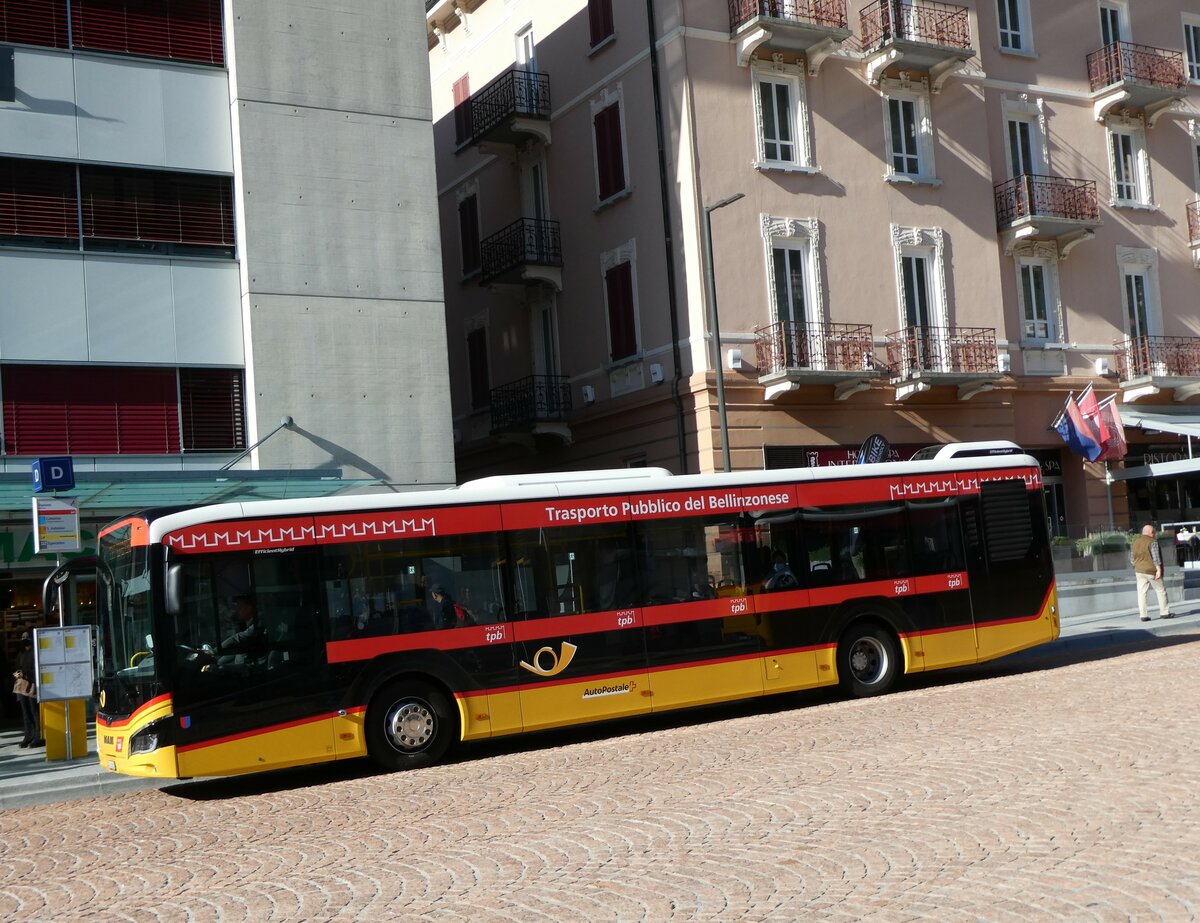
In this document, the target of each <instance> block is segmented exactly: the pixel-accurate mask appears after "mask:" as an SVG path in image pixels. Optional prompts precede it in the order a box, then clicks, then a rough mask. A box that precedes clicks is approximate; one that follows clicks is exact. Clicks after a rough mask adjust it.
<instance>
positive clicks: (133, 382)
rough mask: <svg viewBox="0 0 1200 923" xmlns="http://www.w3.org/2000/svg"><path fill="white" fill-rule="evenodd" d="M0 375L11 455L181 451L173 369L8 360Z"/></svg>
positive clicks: (6, 442)
mask: <svg viewBox="0 0 1200 923" xmlns="http://www.w3.org/2000/svg"><path fill="white" fill-rule="evenodd" d="M0 381H2V382H3V389H4V398H3V403H4V452H5V454H6V455H33V454H37V453H42V452H62V453H70V454H77V455H165V454H175V453H178V452H179V410H178V398H177V395H176V385H175V370H174V369H151V368H144V369H141V368H111V367H96V366H87V367H84V366H33V365H10V366H4V367H3V369H2V370H0Z"/></svg>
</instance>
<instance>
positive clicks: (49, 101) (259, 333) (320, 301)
mask: <svg viewBox="0 0 1200 923" xmlns="http://www.w3.org/2000/svg"><path fill="white" fill-rule="evenodd" d="M422 47H423V46H422V23H421V10H420V8H419V6H417V5H416V4H404V3H394V2H388V0H358V2H356V3H354V4H353V5H351V6H347V5H346V4H334V3H320V2H317V3H313V2H304V3H301V2H297V0H272V2H270V3H261V2H249V0H162V2H159V3H139V4H131V3H125V2H120V0H0V400H2V401H3V409H4V414H3V427H4V443H3V454H2V455H0V469H2V471H3V474H2V475H0V510H2V515H3V517H4V519H3V522H4V525H5V527H6V529H7V531H6V532H4V533H2V534H0V543H3V542H6V544H3V547H4V548H8V549H9V554H8V555H7V556H6V557H5V559H4V561H3V562H2V563H0V571H2V572H3V574H4V576H5V577H9V578H13V579H14V580H16V578H19V577H20V576H21V575H22V574H23V573H33V574H36V573H38V572H39V570H42V571H44V569H45V567H46V566H47V562H46V561H45V560H39V559H38V558H36V557H34V556H33V555H32V552H31V548H30V543H29V538H28V536H29V529H30V501H29V496H30V473H29V472H30V460H31V458H33V457H36V456H45V455H53V456H60V455H61V456H71V457H72V458H73V460H74V467H75V471H76V477H77V480H78V481H79V488H78V490H77V491H76V496H78V497H79V500H80V503H81V508H82V515H83V519H84V530H85V538H87V537H89V536H92V535H93V534H94V532H95V529H96V528H97V527H98V525H99V524H100V523H101V522H103V521H105V520H107V519H109V518H111V517H112V516H114V515H117V514H118V513H120V512H123V511H127V510H130V509H133V508H136V507H140V506H146V505H152V504H161V503H181V502H200V501H205V500H215V499H239V498H243V497H268V496H279V495H284V494H286V495H293V496H294V495H302V494H313V493H327V492H330V491H335V490H341V489H347V488H350V487H357V488H360V489H366V488H369V487H375V488H378V489H386V488H388V487H391V488H394V489H395V488H403V487H405V486H407V485H422V486H430V485H448V484H452V483H453V482H454V459H453V446H452V440H451V427H450V416H449V406H450V405H449V399H448V384H447V382H448V378H447V367H446V360H445V329H444V316H445V314H444V305H443V300H442V275H441V256H440V253H439V245H438V233H437V220H438V219H437V210H436V209H437V206H436V197H435V194H434V191H435V183H434V161H433V143H432V121H431V110H430V97H429V81H428V77H427V70H426V62H425V60H424V58H423V57H422V54H421V48H422ZM226 468H229V469H230V470H224V469H226ZM17 582H18V583H20V581H17ZM21 587H22V589H21V590H20V592H19V593H17V597H16V598H17V603H18V604H20V605H22V606H24V605H26V604H28V603H31V602H32V601H33V600H32V599H30V598H29V593H28V592H27V587H26V584H25V583H21ZM3 589H5V587H4V586H0V591H2V590H3ZM8 589H9V590H10V592H9V595H10V596H12V595H13V593H14V592H16V591H14V590H13V588H12V587H11V586H10V587H8ZM5 601H6V600H5V599H4V598H0V604H3V603H4V602H5ZM85 602H86V601H85Z"/></svg>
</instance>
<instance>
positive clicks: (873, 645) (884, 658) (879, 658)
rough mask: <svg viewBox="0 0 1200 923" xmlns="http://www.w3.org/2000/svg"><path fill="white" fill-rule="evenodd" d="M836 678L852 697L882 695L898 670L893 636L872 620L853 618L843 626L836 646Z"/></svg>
mask: <svg viewBox="0 0 1200 923" xmlns="http://www.w3.org/2000/svg"><path fill="white" fill-rule="evenodd" d="M837 670H838V679H839V680H840V681H841V685H842V689H843V690H845V692H846V693H847V694H848V695H850V696H853V697H854V698H856V699H861V698H865V697H867V696H872V695H882V694H883V693H885V692H887V691H888V690H890V689H891V688H892V686H894V685H895V683H896V676H897V675H898V674H899V672H900V645H899V644H898V643H897V642H896V636H895V635H894V634H892V632H890V631H888V630H887V629H886V628H884V627H883V626H881V625H879V624H877V623H875V622H856V623H854V624H853V625H851V626H850V627H849V628H848V629H846V633H845V634H843V635H842V640H841V641H840V642H839V643H838V650H837Z"/></svg>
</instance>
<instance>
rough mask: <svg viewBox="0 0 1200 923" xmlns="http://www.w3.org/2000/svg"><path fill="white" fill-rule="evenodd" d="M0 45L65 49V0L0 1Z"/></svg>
mask: <svg viewBox="0 0 1200 923" xmlns="http://www.w3.org/2000/svg"><path fill="white" fill-rule="evenodd" d="M0 42H14V43H18V44H22V45H41V46H43V47H45V48H66V47H67V0H0Z"/></svg>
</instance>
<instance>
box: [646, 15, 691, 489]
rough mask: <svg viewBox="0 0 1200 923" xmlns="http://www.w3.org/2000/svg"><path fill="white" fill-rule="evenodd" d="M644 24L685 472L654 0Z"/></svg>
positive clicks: (676, 309) (679, 438)
mask: <svg viewBox="0 0 1200 923" xmlns="http://www.w3.org/2000/svg"><path fill="white" fill-rule="evenodd" d="M646 28H647V29H648V31H649V33H650V81H651V83H652V84H653V85H654V131H655V134H656V136H657V139H658V192H659V196H660V198H661V199H662V216H663V247H664V248H665V251H666V258H667V259H666V263H667V312H668V314H669V315H670V317H671V360H672V362H674V363H675V375H674V377H672V379H671V400H672V401H674V403H675V438H676V439H677V441H678V443H679V473H680V474H687V470H688V469H687V439H686V437H685V431H684V419H683V398H682V396H681V395H680V393H679V386H680V383H681V382H682V381H683V355H682V352H681V351H680V349H679V301H678V298H677V295H676V291H675V248H674V246H673V244H674V241H673V240H672V239H671V201H670V198H669V197H668V195H667V154H666V147H665V144H664V141H663V111H662V91H661V90H660V88H659V83H658V32H657V30H656V29H655V27H654V0H646Z"/></svg>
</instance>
